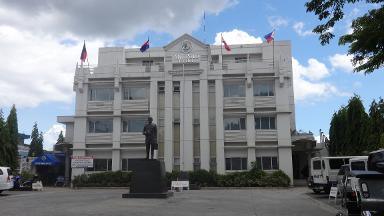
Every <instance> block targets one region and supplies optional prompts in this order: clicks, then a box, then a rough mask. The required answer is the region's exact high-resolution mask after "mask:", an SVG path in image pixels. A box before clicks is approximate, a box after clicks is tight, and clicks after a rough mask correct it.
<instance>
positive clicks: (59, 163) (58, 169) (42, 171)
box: [32, 153, 65, 185]
mask: <svg viewBox="0 0 384 216" xmlns="http://www.w3.org/2000/svg"><path fill="white" fill-rule="evenodd" d="M64 160H65V155H64V154H63V153H55V154H53V153H44V154H43V155H42V156H40V157H37V158H36V159H34V160H33V161H32V165H33V166H34V167H35V168H36V173H37V174H38V176H39V178H40V179H41V180H42V181H43V184H44V185H53V184H54V183H55V181H56V179H57V177H58V176H63V175H64Z"/></svg>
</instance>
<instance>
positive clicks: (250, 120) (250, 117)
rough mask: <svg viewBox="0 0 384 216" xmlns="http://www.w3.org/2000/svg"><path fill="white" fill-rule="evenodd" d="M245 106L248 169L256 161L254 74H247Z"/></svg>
mask: <svg viewBox="0 0 384 216" xmlns="http://www.w3.org/2000/svg"><path fill="white" fill-rule="evenodd" d="M245 89H246V90H245V106H246V107H247V111H246V113H247V114H246V115H247V116H246V118H247V123H246V124H247V146H248V169H250V168H251V163H252V162H254V161H256V153H255V139H256V136H255V134H256V131H255V117H254V111H255V108H254V97H253V82H252V74H247V79H246V81H245Z"/></svg>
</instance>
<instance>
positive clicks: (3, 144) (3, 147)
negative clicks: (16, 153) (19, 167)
mask: <svg viewBox="0 0 384 216" xmlns="http://www.w3.org/2000/svg"><path fill="white" fill-rule="evenodd" d="M8 142H9V131H8V128H7V126H6V124H5V121H4V117H3V111H2V110H0V166H8V154H7V152H8Z"/></svg>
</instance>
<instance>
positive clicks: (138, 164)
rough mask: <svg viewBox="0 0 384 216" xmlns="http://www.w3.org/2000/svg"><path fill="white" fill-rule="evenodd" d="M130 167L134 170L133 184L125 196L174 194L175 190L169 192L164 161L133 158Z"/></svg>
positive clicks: (161, 196)
mask: <svg viewBox="0 0 384 216" xmlns="http://www.w3.org/2000/svg"><path fill="white" fill-rule="evenodd" d="M129 168H130V169H131V170H132V172H133V175H132V180H131V186H130V190H129V193H127V194H123V198H168V197H169V196H172V195H173V192H168V188H167V179H166V176H165V167H164V162H162V161H158V160H146V159H139V160H132V161H130V164H129Z"/></svg>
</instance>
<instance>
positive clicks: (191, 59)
mask: <svg viewBox="0 0 384 216" xmlns="http://www.w3.org/2000/svg"><path fill="white" fill-rule="evenodd" d="M174 58H175V60H176V62H178V63H195V62H199V59H200V55H199V54H175V55H174Z"/></svg>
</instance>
